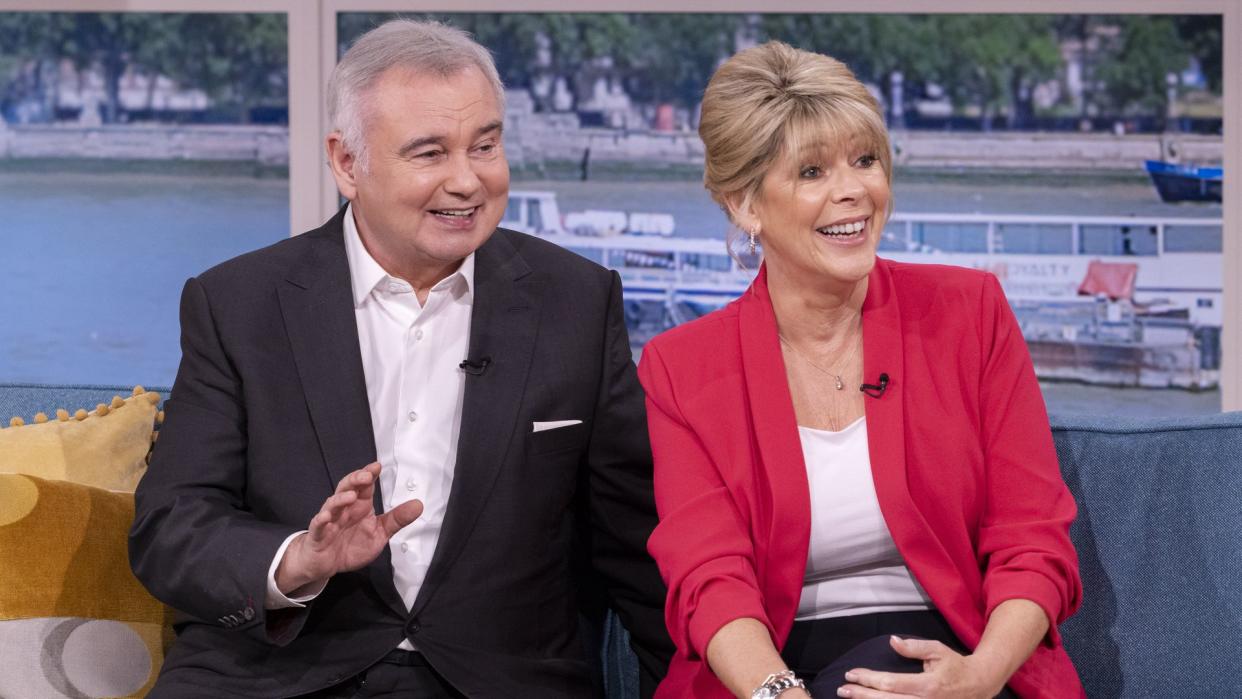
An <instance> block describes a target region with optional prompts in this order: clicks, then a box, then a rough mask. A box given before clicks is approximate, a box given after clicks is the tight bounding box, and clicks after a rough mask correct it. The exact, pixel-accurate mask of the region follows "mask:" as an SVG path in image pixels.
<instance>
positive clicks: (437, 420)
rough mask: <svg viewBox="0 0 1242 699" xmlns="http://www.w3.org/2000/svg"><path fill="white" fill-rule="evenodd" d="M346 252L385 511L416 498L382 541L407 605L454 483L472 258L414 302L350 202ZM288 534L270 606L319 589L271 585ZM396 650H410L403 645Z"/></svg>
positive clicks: (432, 546)
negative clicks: (413, 508) (293, 591)
mask: <svg viewBox="0 0 1242 699" xmlns="http://www.w3.org/2000/svg"><path fill="white" fill-rule="evenodd" d="M345 252H346V256H347V258H348V260H349V276H350V280H351V282H352V286H353V299H354V318H355V319H356V321H357V323H358V344H359V348H360V349H361V351H362V369H363V374H364V376H365V377H366V383H367V401H368V402H369V403H370V406H371V426H372V429H373V430H374V432H375V452H376V457H377V460H378V461H379V462H380V467H381V469H380V492H381V495H382V497H383V503H384V510H385V511H388V510H391V509H392V508H394V507H396V506H397V505H400V504H401V503H403V502H407V501H409V500H413V499H415V498H417V499H419V500H422V502H423V513H422V515H420V516H419V518H418V519H416V520H415V521H414V522H413V523H412V524H410V525H409V526H407V527H405V528H404V529H402V530H401V531H399V532H397V533H396V534H395V535H394V536H393V537H392V539H391V540H390V541H389V548H390V550H391V552H392V567H393V582H394V583H395V584H396V587H397V592H399V593H400V594H401V599H402V600H403V601H404V602H405V605H406V607H407V608H408V607H412V606H413V604H414V600H415V598H416V597H417V596H418V590H419V588H421V587H422V584H423V578H424V576H425V575H426V573H427V567H428V566H429V565H430V564H431V557H432V554H434V553H435V550H436V542H437V541H438V540H439V538H440V527H441V525H442V524H443V522H444V513H445V508H446V507H447V505H448V497H449V492H450V491H451V490H452V486H453V472H454V470H455V467H456V463H457V441H458V438H459V436H460V434H461V413H462V397H463V394H464V388H465V372H463V371H462V370H461V368H460V367H459V366H458V365H459V364H460V363H461V361H462V360H463V359H466V356H467V352H468V350H469V340H470V316H471V310H472V307H473V302H474V254H471V255H470V256H469V257H467V258H466V259H465V260H463V261H462V264H461V267H459V268H458V270H457V271H456V272H454V273H453V274H451V275H449V276H448V277H446V278H445V279H443V280H441V281H440V282H439V283H438V284H436V285H435V286H434V287H432V288H431V291H430V293H429V294H428V295H427V302H426V304H423V305H420V304H419V302H418V297H417V296H416V295H415V294H414V292H413V289H412V287H411V286H410V284H409V283H408V282H406V281H404V280H402V279H398V278H396V277H393V276H391V275H389V274H388V273H387V272H385V271H384V269H383V268H382V267H380V265H379V263H378V262H376V261H375V258H373V257H371V254H370V253H369V252H367V249H366V247H365V246H364V245H363V244H362V239H361V237H360V236H359V235H358V228H357V225H356V224H355V222H354V216H353V207H352V205H351V206H350V208H349V209H348V210H347V211H346V212H345ZM365 465H366V464H358V465H357V466H358V468H362V467H363V466H365ZM299 533H300V532H299ZM293 536H297V534H294V535H293ZM292 539H293V537H292V536H291V537H290V538H289V540H287V541H286V542H285V544H284V546H282V547H281V549H280V550H279V551H278V552H277V553H276V558H275V560H274V561H272V566H271V569H270V570H269V575H268V591H267V592H268V594H267V605H266V606H267V608H269V609H277V608H281V607H292V606H302V605H303V604H304V603H305V602H308V601H310V600H311V599H313V598H314V597H315V596H316V595H317V594H318V593H319V592H320V591H322V590H317V591H313V594H310V595H307V596H303V597H298V598H294V599H290V598H288V597H286V596H285V595H283V594H281V593H280V591H279V590H278V589H277V588H276V584H275V572H276V567H277V564H278V562H279V561H280V559H281V557H282V556H283V555H284V550H285V548H286V547H287V546H288V544H289V542H290V541H292ZM400 647H401V648H405V649H412V648H413V646H411V645H410V644H409V642H408V641H406V642H402V644H401V646H400Z"/></svg>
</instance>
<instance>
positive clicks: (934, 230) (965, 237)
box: [911, 223, 988, 252]
mask: <svg viewBox="0 0 1242 699" xmlns="http://www.w3.org/2000/svg"><path fill="white" fill-rule="evenodd" d="M911 234H912V236H913V242H914V243H919V244H921V245H922V247H923V248H924V249H926V250H927V251H928V252H987V251H988V227H987V224H984V223H916V224H914V226H912V228H911Z"/></svg>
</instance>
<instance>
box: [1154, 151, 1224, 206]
mask: <svg viewBox="0 0 1242 699" xmlns="http://www.w3.org/2000/svg"><path fill="white" fill-rule="evenodd" d="M1146 165H1147V174H1148V175H1150V176H1151V183H1152V184H1153V185H1155V186H1156V192H1157V193H1158V194H1159V195H1160V198H1161V199H1162V200H1163V201H1169V202H1177V201H1220V200H1221V184H1222V183H1223V182H1224V169H1223V168H1219V167H1198V166H1195V165H1180V164H1178V163H1167V162H1165V161H1163V160H1148V161H1146Z"/></svg>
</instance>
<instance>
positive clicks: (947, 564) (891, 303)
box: [863, 260, 979, 647]
mask: <svg viewBox="0 0 1242 699" xmlns="http://www.w3.org/2000/svg"><path fill="white" fill-rule="evenodd" d="M903 335H904V327H903V325H902V318H901V305H900V303H899V301H898V298H897V294H896V293H894V289H893V278H892V268H891V267H889V265H888V263H887V262H886V261H884V260H877V261H876V266H875V268H874V269H873V270H872V271H871V276H870V278H869V280H868V287H867V298H866V300H865V301H864V302H863V381H864V382H865V383H870V384H875V383H878V381H879V377H880V374H882V373H884V374H888V378H889V381H888V388H887V389H886V390H885V391H884V393H883V394H882V395H881V396H880V397H879V398H871V397H868V398H867V399H866V408H865V410H866V417H867V443H868V447H869V452H870V456H871V475H872V479H873V480H874V481H875V490H876V496H877V498H878V499H879V501H880V511H881V512H882V513H883V514H884V521H885V523H887V524H888V530H889V533H891V534H892V536H893V541H894V542H895V543H896V544H897V550H898V551H900V552H901V554H902V556H903V557H904V558H905V559H906V563H907V565H909V566H910V568H911V570H912V571H913V572H914V575H915V577H916V578H918V580H919V582H920V583H921V584H922V585H923V587H924V588H926V589H928V590H929V591H930V590H931V589H933V588H934V589H936V590H938V591H941V592H940V594H938V595H937V597H936V598H935V599H933V602H935V604H936V606H937V607H938V608H940V609H950V608H951V609H975V608H977V607H978V601H977V600H975V599H974V598H972V597H971V596H970V595H969V594H968V593H967V590H966V588H965V586H963V585H960V584H953V585H944V584H939V585H937V584H935V583H934V582H932V581H933V580H936V581H960V580H961V575H960V573H959V572H958V571H957V570H956V568H955V567H954V565H953V560H952V558H950V557H949V554H948V552H947V551H946V550H945V549H944V546H943V545H942V544H941V543H940V541H939V540H938V539H937V538H936V537H935V535H934V534H933V529H932V526H931V525H930V524H929V523H928V521H927V519H926V518H925V517H924V516H923V513H922V512H921V511H920V510H919V508H918V506H917V504H916V503H915V496H916V494H915V493H912V492H910V484H909V481H908V479H907V474H906V469H907V467H908V461H907V456H906V447H907V445H906V423H905V421H906V419H907V415H906V408H907V406H913V407H915V408H916V409H917V398H915V397H912V396H911V395H910V393H909V391H908V387H907V386H906V383H905V372H904V368H905V349H904V342H903ZM910 417H911V419H917V418H918V416H917V410H916V411H915V414H914V415H912V416H910ZM913 446H914V448H917V445H913ZM948 589H951V590H953V592H952V595H951V598H948V599H946V598H945V594H944V591H945V590H948ZM954 631H956V632H957V634H958V636H959V637H961V638H962V641H963V642H965V643H967V644H968V645H970V646H971V647H973V646H974V644H975V643H977V642H978V640H979V639H978V637H977V636H976V635H975V634H974V633H973V632H971V631H970V630H968V629H964V628H954Z"/></svg>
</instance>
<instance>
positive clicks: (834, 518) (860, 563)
mask: <svg viewBox="0 0 1242 699" xmlns="http://www.w3.org/2000/svg"><path fill="white" fill-rule="evenodd" d="M798 434H799V435H800V436H801V438H802V454H803V457H804V459H805V460H806V474H807V481H808V483H809V485H810V490H811V548H810V553H809V555H808V556H807V561H806V578H805V579H804V580H803V585H802V597H801V599H800V600H799V602H798V612H797V616H796V617H795V618H796V620H798V621H803V620H806V619H825V618H829V617H840V616H853V615H858V614H872V613H875V612H904V611H917V610H924V609H931V608H932V603H931V599H930V598H929V597H928V596H927V593H926V592H925V591H924V590H923V588H922V586H920V585H919V583H918V581H917V580H915V579H914V576H913V575H912V574H911V573H910V569H909V568H907V567H906V562H905V560H903V559H902V557H901V554H900V553H898V551H897V546H896V545H895V544H894V543H893V536H892V534H890V533H889V531H888V525H887V524H885V522H884V515H883V514H882V513H881V512H880V502H879V500H878V499H877V498H876V494H875V481H874V480H872V477H871V457H870V455H869V453H868V451H867V423H866V421H865V419H864V418H861V417H860V418H858V419H857V420H855V421H854V422H853V423H852V424H850V425H849V426H848V427H846V428H845V429H843V430H841V431H840V432H830V431H828V430H816V429H812V428H810V427H802V426H799V427H798Z"/></svg>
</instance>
